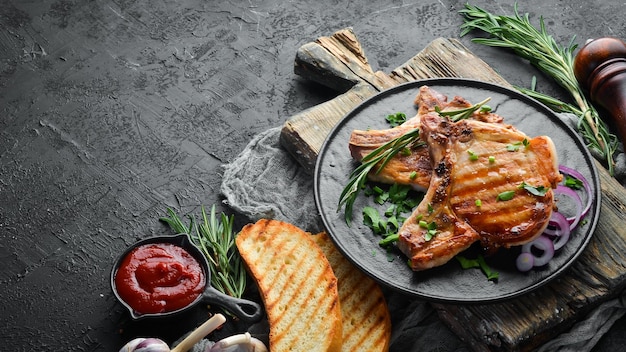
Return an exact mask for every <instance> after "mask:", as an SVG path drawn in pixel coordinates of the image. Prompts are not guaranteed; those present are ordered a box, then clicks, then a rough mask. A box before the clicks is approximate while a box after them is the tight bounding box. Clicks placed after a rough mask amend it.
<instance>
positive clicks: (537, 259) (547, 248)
mask: <svg viewBox="0 0 626 352" xmlns="http://www.w3.org/2000/svg"><path fill="white" fill-rule="evenodd" d="M533 248H537V249H538V250H539V252H541V253H540V254H538V255H536V254H535V253H534V252H533ZM522 253H530V254H532V255H533V257H534V265H535V266H544V265H546V264H548V262H549V261H550V259H552V257H554V243H552V240H551V239H549V238H548V237H546V236H544V235H541V236H539V237H537V238H536V239H535V240H533V241H531V242H529V243H526V244H525V245H523V246H522Z"/></svg>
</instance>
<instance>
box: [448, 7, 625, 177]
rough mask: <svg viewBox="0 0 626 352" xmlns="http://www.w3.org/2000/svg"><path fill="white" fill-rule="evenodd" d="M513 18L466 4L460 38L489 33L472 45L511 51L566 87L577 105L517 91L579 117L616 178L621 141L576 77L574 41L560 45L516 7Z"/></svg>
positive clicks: (582, 128)
mask: <svg viewBox="0 0 626 352" xmlns="http://www.w3.org/2000/svg"><path fill="white" fill-rule="evenodd" d="M514 12H515V13H514V16H499V15H494V14H491V13H489V12H487V11H485V10H483V9H482V8H480V7H476V6H472V5H469V4H466V5H465V9H463V10H461V11H460V13H461V14H462V15H463V16H464V19H465V22H464V23H463V25H461V36H464V35H466V34H468V33H469V32H471V31H472V30H480V31H483V32H485V33H487V34H489V37H488V38H474V39H472V41H473V42H475V43H479V44H484V45H487V46H492V47H501V48H508V49H511V50H512V51H513V52H514V53H516V54H517V55H519V56H520V57H522V58H524V59H527V60H528V61H529V62H530V63H531V64H532V65H533V66H535V67H537V68H538V69H540V70H541V71H543V72H544V73H546V74H548V75H549V76H551V77H552V78H553V79H554V80H555V81H556V82H557V84H559V85H560V86H561V87H563V88H565V89H566V90H567V91H568V92H569V93H570V95H571V96H572V98H573V99H574V101H575V102H576V105H577V106H574V105H571V104H566V103H563V102H560V101H558V100H557V99H554V98H551V97H549V96H547V95H544V94H541V93H538V92H536V91H535V90H534V78H533V86H532V89H524V88H519V87H518V89H519V90H520V91H521V92H522V93H524V94H527V95H529V96H531V97H533V98H536V99H538V100H540V101H542V102H544V103H546V105H548V106H550V107H551V108H552V109H553V110H555V111H558V112H571V113H575V114H576V115H577V116H579V122H578V130H579V132H580V134H581V135H582V136H583V138H584V139H585V141H586V142H587V144H588V147H589V148H591V149H593V150H594V151H596V152H597V153H598V154H600V155H601V157H602V158H603V159H605V160H606V163H607V166H608V169H609V173H610V174H611V175H613V173H614V166H615V162H614V160H613V154H614V153H615V151H616V149H617V146H618V144H617V143H618V142H617V138H616V137H615V135H612V134H611V133H609V129H608V127H607V125H606V123H605V122H604V121H602V120H601V119H600V116H599V114H598V112H597V111H596V109H595V108H594V107H593V106H592V105H591V104H590V103H589V102H588V101H587V99H586V97H585V95H584V93H583V91H582V88H581V87H580V85H579V84H578V81H577V80H576V76H575V75H574V51H575V50H576V48H577V45H576V44H574V39H575V37H573V38H572V40H571V41H570V43H569V44H568V45H567V46H566V47H561V46H559V45H558V44H557V43H556V41H555V40H554V38H553V37H552V36H551V35H549V34H548V33H547V30H546V27H545V24H544V21H543V17H540V18H539V29H537V28H536V27H534V26H533V25H532V24H531V23H530V19H529V15H528V14H525V15H524V16H521V15H520V14H519V12H518V10H517V4H515V8H514Z"/></svg>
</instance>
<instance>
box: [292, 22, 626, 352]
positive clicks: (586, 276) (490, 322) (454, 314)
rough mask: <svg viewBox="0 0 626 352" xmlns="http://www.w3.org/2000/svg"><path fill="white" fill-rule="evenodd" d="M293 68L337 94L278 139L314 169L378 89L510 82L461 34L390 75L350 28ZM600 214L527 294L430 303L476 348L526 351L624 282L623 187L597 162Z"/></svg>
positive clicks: (304, 52) (309, 48) (306, 52)
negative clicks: (558, 270) (338, 128)
mask: <svg viewBox="0 0 626 352" xmlns="http://www.w3.org/2000/svg"><path fill="white" fill-rule="evenodd" d="M296 73H298V74H301V75H303V76H304V77H307V78H309V79H312V80H315V81H316V82H319V83H322V84H325V85H327V86H329V87H331V88H333V89H338V90H341V91H345V93H343V94H341V95H339V96H338V97H337V98H335V99H333V100H331V101H328V102H326V103H324V104H321V105H318V106H315V107H313V108H310V109H308V110H306V111H303V112H302V113H300V114H298V115H295V116H293V117H292V118H290V119H289V120H288V121H287V122H286V123H285V125H284V127H283V130H282V134H281V143H282V145H283V146H284V147H285V148H286V149H287V150H288V151H290V152H291V154H292V155H294V157H295V158H296V160H298V161H299V162H300V163H301V164H302V165H303V167H304V168H305V169H307V170H308V171H310V172H312V171H313V169H314V166H315V159H316V157H317V153H318V152H319V150H320V148H321V146H322V144H323V142H324V139H325V137H326V135H327V134H328V132H330V130H331V129H332V128H333V126H334V124H335V123H336V122H337V121H339V120H340V119H341V118H342V117H343V116H344V115H345V113H347V112H349V111H350V110H351V109H352V108H354V107H355V106H357V105H358V104H359V102H361V101H363V100H365V99H367V98H368V97H370V96H373V95H374V94H376V93H377V92H379V91H382V90H384V89H387V88H390V87H393V86H394V85H398V84H401V83H405V82H410V81H413V80H417V79H424V78H435V77H462V78H470V79H477V80H481V81H487V82H492V83H496V84H501V85H505V86H510V85H509V84H508V83H507V82H506V81H505V80H504V79H503V78H502V77H501V76H500V75H498V74H497V73H496V72H495V71H494V70H493V69H491V68H490V67H489V66H488V65H487V64H486V63H485V62H484V61H482V60H481V59H479V58H478V57H476V56H475V55H474V54H472V53H471V52H470V51H469V50H468V49H467V48H465V47H464V46H463V45H462V44H461V43H460V42H459V41H457V40H454V39H444V38H439V39H437V40H435V41H433V42H432V43H430V44H429V45H428V46H427V47H426V48H424V49H423V50H422V51H421V52H419V53H418V54H417V55H416V56H414V57H413V58H411V59H410V60H408V61H407V62H405V63H404V64H403V65H401V66H400V67H398V68H397V69H395V70H393V71H392V72H391V73H390V74H385V73H382V72H372V69H371V68H370V66H369V64H368V63H367V59H366V57H365V55H364V53H363V50H362V48H361V47H360V44H359V42H358V40H357V39H356V36H355V35H354V33H353V31H352V30H351V29H350V28H347V29H344V30H341V31H339V32H337V33H335V34H333V35H332V36H330V37H323V38H320V39H318V40H317V41H316V42H315V43H310V44H307V45H305V46H303V48H302V49H301V50H300V51H299V52H298V55H297V56H296ZM597 167H598V171H599V174H600V178H601V180H600V182H601V190H602V196H603V198H602V201H601V211H600V220H599V223H598V225H597V228H596V232H595V234H594V236H593V238H592V239H591V242H590V244H589V246H588V247H587V249H586V250H585V251H584V253H583V254H582V255H581V257H580V258H579V260H577V261H576V263H575V264H573V265H572V267H570V268H569V269H568V271H567V272H565V273H564V274H563V275H562V276H560V277H559V278H558V279H556V280H554V281H553V282H551V283H549V284H547V285H545V286H543V287H541V288H539V289H538V290H535V291H533V292H531V293H529V294H527V295H524V296H522V297H519V298H516V299H514V300H509V301H506V302H501V303H495V304H476V305H451V304H441V303H436V304H435V303H434V304H433V306H434V307H435V309H436V310H437V312H438V313H439V317H440V318H441V319H442V320H443V321H444V322H445V323H446V324H447V325H448V326H449V327H450V328H451V329H452V330H453V331H454V332H455V333H456V334H457V335H458V336H459V337H460V338H461V339H463V340H464V341H465V342H466V343H468V345H469V346H471V347H472V348H473V349H474V350H475V351H528V350H532V349H533V348H535V347H537V346H539V345H541V344H543V343H545V342H546V341H548V340H549V339H551V338H553V337H555V336H556V335H557V334H559V333H561V332H563V331H566V330H567V329H568V328H570V327H571V326H572V325H573V324H574V323H575V322H576V321H578V320H580V319H581V318H583V317H584V316H585V315H586V314H588V313H589V312H591V311H592V310H593V309H594V308H595V307H597V306H598V305H600V304H601V303H603V302H605V301H607V300H609V299H611V298H614V297H615V296H617V295H618V294H620V293H621V292H622V291H623V290H624V287H625V286H626V227H625V226H623V223H624V220H623V214H624V213H625V212H626V203H625V201H626V189H624V188H623V187H622V186H621V185H620V184H619V183H618V182H617V181H616V180H615V179H614V178H612V177H611V176H610V175H609V174H608V172H607V171H606V169H604V168H603V167H602V166H601V165H600V164H599V163H598V164H597Z"/></svg>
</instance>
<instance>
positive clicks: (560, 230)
mask: <svg viewBox="0 0 626 352" xmlns="http://www.w3.org/2000/svg"><path fill="white" fill-rule="evenodd" d="M549 225H550V226H552V227H554V229H550V228H547V229H546V230H545V231H544V232H543V233H544V234H546V235H550V236H553V237H555V238H554V240H553V243H554V250H555V251H558V250H559V249H561V248H563V246H564V245H565V244H566V243H567V241H569V235H570V233H571V232H572V231H571V229H570V224H569V222H568V221H567V218H565V215H563V214H561V213H559V212H558V211H554V212H552V216H551V217H550V223H549Z"/></svg>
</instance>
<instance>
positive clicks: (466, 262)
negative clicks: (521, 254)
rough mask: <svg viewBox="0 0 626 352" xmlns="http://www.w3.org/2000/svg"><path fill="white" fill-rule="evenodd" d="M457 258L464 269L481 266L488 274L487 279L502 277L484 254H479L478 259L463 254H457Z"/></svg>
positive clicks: (493, 279) (492, 279)
mask: <svg viewBox="0 0 626 352" xmlns="http://www.w3.org/2000/svg"><path fill="white" fill-rule="evenodd" d="M455 258H456V260H457V261H458V262H459V263H460V264H461V267H462V268H463V269H471V268H480V270H482V272H483V273H485V275H486V276H487V280H490V281H495V280H498V278H499V277H500V273H498V272H497V271H495V270H493V269H492V268H491V267H490V266H489V264H487V262H486V261H485V258H484V257H483V256H482V255H478V257H477V258H476V259H468V258H466V257H464V256H462V255H457V256H456V257H455Z"/></svg>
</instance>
